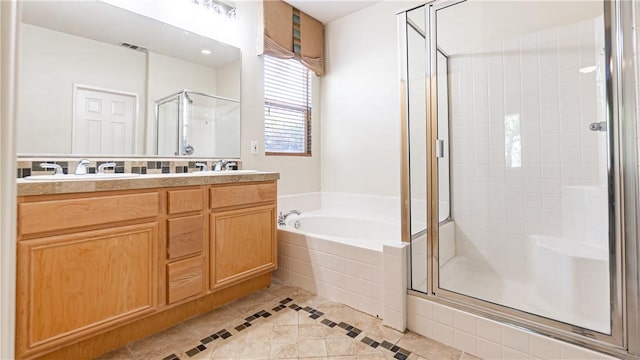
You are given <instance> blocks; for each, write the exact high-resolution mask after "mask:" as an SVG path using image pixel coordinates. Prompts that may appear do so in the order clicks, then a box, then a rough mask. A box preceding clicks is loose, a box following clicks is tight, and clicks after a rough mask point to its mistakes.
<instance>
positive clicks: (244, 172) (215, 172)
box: [182, 170, 258, 176]
mask: <svg viewBox="0 0 640 360" xmlns="http://www.w3.org/2000/svg"><path fill="white" fill-rule="evenodd" d="M257 172H258V170H225V171H213V170H208V171H194V172H192V173H189V174H182V175H207V176H208V175H239V174H255V173H257Z"/></svg>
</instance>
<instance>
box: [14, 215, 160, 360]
mask: <svg viewBox="0 0 640 360" xmlns="http://www.w3.org/2000/svg"><path fill="white" fill-rule="evenodd" d="M157 233H158V224H157V222H153V223H145V224H139V225H131V226H122V227H115V228H112V229H104V230H96V231H87V232H82V233H74V234H68V235H60V236H52V237H47V238H40V239H35V240H28V241H20V242H19V243H18V261H19V263H18V266H19V269H20V270H19V274H20V275H19V279H18V304H19V305H18V306H19V309H18V310H19V312H20V313H21V314H28V316H19V319H20V320H19V323H18V326H17V331H18V333H19V335H18V338H19V339H20V340H19V341H18V351H19V353H22V354H23V355H26V354H27V353H34V352H39V351H40V350H45V349H48V348H52V347H55V346H58V345H60V344H65V343H69V342H70V341H73V340H77V339H79V338H82V337H84V336H87V335H91V334H93V333H96V332H99V331H101V330H103V329H105V328H108V327H111V326H113V325H116V324H118V323H121V322H125V321H127V320H130V319H133V318H136V317H139V316H142V315H144V314H147V313H149V312H152V311H153V310H154V307H155V306H156V296H155V294H156V279H157V263H156V261H157V260H156V259H157V248H156V246H157V245H156V244H157ZM25 350H28V351H26V352H24V351H25Z"/></svg>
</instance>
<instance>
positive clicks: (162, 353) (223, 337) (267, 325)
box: [98, 282, 476, 360]
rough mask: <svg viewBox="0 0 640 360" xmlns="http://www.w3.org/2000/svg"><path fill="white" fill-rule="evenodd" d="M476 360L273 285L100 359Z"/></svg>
mask: <svg viewBox="0 0 640 360" xmlns="http://www.w3.org/2000/svg"><path fill="white" fill-rule="evenodd" d="M306 358H309V359H311V358H313V359H398V360H404V359H411V360H413V359H416V360H417V359H428V360H441V359H442V360H448V359H456V360H457V359H476V358H474V357H472V356H470V355H468V354H464V353H461V352H460V351H458V350H456V349H453V348H451V347H448V346H446V345H443V344H441V343H438V342H436V341H434V340H431V339H427V338H425V337H422V336H420V335H417V334H415V333H412V332H406V333H404V334H403V333H401V332H398V331H395V330H393V329H390V328H388V327H385V326H383V325H382V321H381V320H380V319H378V318H375V317H373V316H370V315H367V314H364V313H361V312H359V311H357V310H354V309H352V308H350V307H348V306H346V305H342V304H339V303H335V302H331V301H328V300H325V299H323V298H320V297H318V296H315V295H313V294H310V293H308V292H306V291H303V290H301V289H299V288H296V287H293V286H289V285H285V284H280V283H277V282H274V284H273V285H272V286H271V287H270V288H268V289H264V290H262V291H259V292H256V293H254V294H252V295H250V296H248V297H245V298H243V299H239V300H236V301H234V302H232V303H229V304H227V305H225V306H223V307H221V308H219V309H216V310H213V311H211V312H209V313H206V314H203V315H201V316H198V317H195V318H193V319H190V320H187V321H185V322H183V323H181V324H178V325H176V326H174V327H172V328H169V329H167V330H164V331H162V332H159V333H157V334H153V335H150V336H148V337H146V338H143V339H141V340H138V341H136V342H133V343H130V344H128V345H127V346H125V347H123V348H120V349H117V350H114V351H112V352H109V353H107V354H104V355H102V356H100V357H99V358H98V359H101V360H107V359H158V360H160V359H163V360H177V359H180V360H185V359H194V360H195V359H213V360H217V359H306Z"/></svg>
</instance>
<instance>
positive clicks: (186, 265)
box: [166, 187, 206, 304]
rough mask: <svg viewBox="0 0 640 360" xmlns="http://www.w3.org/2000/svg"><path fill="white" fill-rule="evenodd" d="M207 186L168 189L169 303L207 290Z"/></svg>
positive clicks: (167, 266) (167, 267)
mask: <svg viewBox="0 0 640 360" xmlns="http://www.w3.org/2000/svg"><path fill="white" fill-rule="evenodd" d="M205 193H206V192H205V189H204V188H202V187H198V188H191V189H171V190H168V191H167V213H168V219H167V261H168V262H167V265H166V271H167V277H166V278H167V303H168V304H173V303H175V302H178V301H181V300H185V299H188V298H190V297H194V296H198V295H202V294H203V293H204V291H205V273H206V269H205V263H206V262H205V260H204V251H205V239H206V236H205V233H206V229H205V228H206V223H205V215H204V210H205V200H206V197H205Z"/></svg>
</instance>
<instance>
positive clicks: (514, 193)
mask: <svg viewBox="0 0 640 360" xmlns="http://www.w3.org/2000/svg"><path fill="white" fill-rule="evenodd" d="M619 6H620V5H619V3H618V2H613V1H605V2H602V1H574V2H540V1H518V2H507V1H495V2H494V1H480V0H467V1H459V0H457V1H443V2H441V1H435V2H432V3H429V4H425V5H422V6H418V7H416V8H413V9H410V10H407V11H404V12H401V13H399V15H398V16H399V22H398V24H399V34H400V54H401V69H400V77H401V85H402V86H401V89H402V90H401V100H402V102H403V107H402V126H403V128H402V135H403V177H402V190H403V207H402V208H403V217H402V218H403V238H404V240H405V241H408V242H410V252H411V256H410V262H411V266H410V268H411V274H410V283H411V284H410V287H411V292H412V294H416V295H418V296H426V297H428V298H430V299H432V300H434V301H442V302H445V303H448V304H457V306H459V307H463V308H468V309H470V310H472V311H475V312H481V313H485V314H489V315H491V316H493V317H496V316H497V317H498V318H502V319H503V320H504V321H506V322H510V323H514V324H517V325H519V326H526V327H527V328H529V329H533V330H535V331H539V332H543V333H547V334H551V335H553V336H556V337H560V338H564V339H568V340H571V341H575V342H581V343H583V342H585V341H587V340H585V336H586V337H587V338H588V339H591V340H588V341H592V343H591V344H590V346H591V347H594V348H599V346H600V345H601V344H603V343H604V344H606V345H605V347H607V346H608V347H609V349H613V348H617V349H620V348H624V347H627V344H625V338H624V336H623V335H624V321H623V297H624V296H625V294H624V278H623V276H622V263H623V251H622V249H623V237H624V230H623V228H622V222H623V217H624V212H625V208H624V207H623V206H622V205H621V204H622V202H623V201H622V196H623V194H624V192H625V190H626V189H624V188H623V187H622V184H621V179H620V177H619V174H622V173H624V171H622V170H621V169H622V165H621V164H622V160H621V154H620V150H619V149H621V148H622V145H621V144H622V143H621V139H622V134H623V132H622V131H621V129H622V128H625V127H626V128H627V129H632V130H633V132H634V133H635V123H631V121H632V120H628V121H629V122H628V123H625V124H622V123H621V122H620V119H619V117H618V116H617V114H616V113H615V112H614V107H615V105H614V104H615V98H614V95H616V91H615V90H614V89H615V87H616V86H617V85H616V79H615V77H614V76H615V75H618V74H616V71H619V70H616V69H617V68H614V67H615V64H616V62H615V61H619V56H620V54H615V53H613V50H615V49H613V50H612V44H614V42H615V41H616V36H618V35H619V33H618V32H617V31H620V29H618V30H615V28H613V26H614V25H615V24H619V21H620V19H619V17H618V16H619ZM612 29H613V30H612ZM617 95H618V96H620V95H621V94H617ZM633 143H634V144H635V140H634V142H633ZM634 146H635V145H634ZM629 148H630V149H633V146H631V147H629ZM635 161H636V160H635V156H634V157H633V159H631V161H630V162H631V163H635ZM632 169H633V171H637V166H635V168H632ZM629 185H633V184H629ZM632 193H633V194H636V193H637V189H635V188H634V189H633V191H632ZM632 205H635V202H634V204H632ZM634 263H635V260H634ZM598 344H600V345H598Z"/></svg>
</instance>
